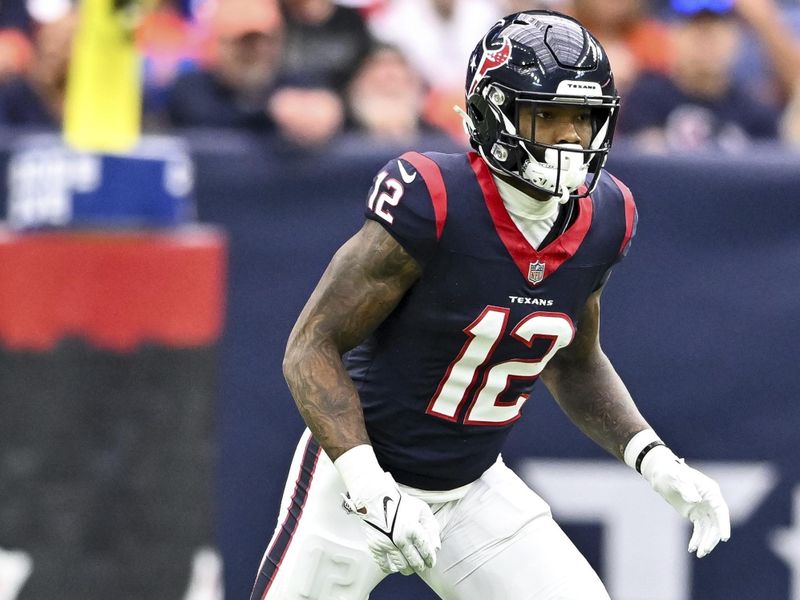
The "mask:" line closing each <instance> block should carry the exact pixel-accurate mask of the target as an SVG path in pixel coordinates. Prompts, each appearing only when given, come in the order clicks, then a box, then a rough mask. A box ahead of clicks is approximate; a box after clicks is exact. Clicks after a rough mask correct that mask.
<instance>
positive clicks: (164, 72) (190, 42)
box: [136, 0, 204, 127]
mask: <svg viewBox="0 0 800 600" xmlns="http://www.w3.org/2000/svg"><path fill="white" fill-rule="evenodd" d="M203 42H204V40H203V36H202V33H201V30H200V29H199V28H198V27H196V26H195V25H194V23H192V21H191V20H190V19H189V18H188V15H186V14H184V12H183V11H182V7H181V2H180V0H160V1H159V2H157V4H156V6H155V8H154V9H153V10H151V11H148V12H147V13H146V14H145V15H144V17H143V18H142V22H141V23H140V24H139V26H138V27H137V30H136V46H137V48H138V49H139V51H140V52H141V54H142V64H143V77H142V84H143V101H144V107H143V109H144V116H145V126H146V127H147V126H151V127H153V126H158V125H160V124H162V123H163V122H164V121H166V114H165V113H166V104H167V92H168V90H169V88H170V86H171V85H172V82H173V81H174V80H175V79H176V78H177V77H178V75H180V74H181V73H185V72H188V71H194V70H197V69H198V68H199V66H200V64H201V60H202V52H203Z"/></svg>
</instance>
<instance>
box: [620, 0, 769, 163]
mask: <svg viewBox="0 0 800 600" xmlns="http://www.w3.org/2000/svg"><path fill="white" fill-rule="evenodd" d="M767 1H770V2H771V0H736V4H735V5H733V6H730V7H727V8H725V7H722V8H720V6H721V5H720V4H719V3H709V4H704V3H703V2H701V1H700V0H696V1H694V0H693V1H692V2H685V1H683V0H673V7H675V8H676V9H678V8H680V9H681V10H684V11H685V12H683V13H682V14H680V16H678V18H677V20H676V21H675V23H674V30H673V34H674V38H673V42H674V44H673V53H672V54H673V56H672V58H673V64H672V70H671V73H670V74H669V75H664V74H658V73H645V74H643V75H642V76H640V77H639V78H638V79H637V81H636V82H635V83H634V84H633V86H632V88H631V89H630V91H629V93H628V96H627V101H626V103H625V104H624V105H623V107H622V110H621V113H620V123H619V127H618V129H617V131H618V132H619V133H620V135H628V136H631V137H632V138H633V139H634V140H635V142H636V143H637V145H638V146H639V147H640V148H642V149H646V150H652V151H665V150H670V149H680V150H686V149H698V148H717V149H722V150H726V151H737V150H740V149H744V148H745V147H748V146H747V144H748V141H749V140H751V139H761V140H769V139H775V138H776V136H777V121H778V114H779V113H778V111H776V110H775V107H774V106H770V105H767V104H764V103H763V102H760V101H759V100H758V99H756V98H754V97H753V96H752V95H750V94H748V91H747V90H746V89H745V88H744V87H743V86H740V85H736V84H735V80H734V77H733V65H734V61H735V60H736V56H737V49H738V45H739V42H740V36H741V30H740V27H739V22H738V20H737V12H736V11H737V9H736V6H738V5H739V3H740V2H742V3H743V5H744V4H748V3H750V2H761V3H763V2H767ZM689 4H691V6H690V5H689ZM711 7H716V10H715V9H712V8H711Z"/></svg>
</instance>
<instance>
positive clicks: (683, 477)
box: [641, 446, 731, 558]
mask: <svg viewBox="0 0 800 600" xmlns="http://www.w3.org/2000/svg"><path fill="white" fill-rule="evenodd" d="M641 470H642V475H643V476H644V478H645V479H646V480H647V481H648V482H649V483H650V485H651V486H652V487H653V489H654V490H655V491H656V492H658V493H659V494H661V496H662V497H663V498H664V499H665V500H666V501H667V502H669V503H670V504H671V505H672V506H673V507H674V508H675V510H677V511H678V513H680V514H681V515H682V516H684V517H686V518H688V519H689V520H690V521H691V522H692V523H693V524H694V531H693V532H692V537H691V539H690V540H689V552H696V553H697V558H702V557H704V556H706V555H707V554H708V553H709V552H711V551H712V550H713V549H714V548H715V547H716V546H717V544H718V543H719V542H720V541H722V542H727V541H728V539H729V538H730V536H731V520H730V513H729V511H728V505H727V503H726V502H725V499H724V498H723V497H722V492H721V491H720V489H719V485H717V482H716V481H714V480H713V479H711V478H710V477H707V476H706V475H704V474H703V473H701V472H700V471H698V470H696V469H693V468H691V467H690V466H689V465H687V464H686V463H685V462H684V461H683V459H682V458H678V457H677V456H675V454H674V453H673V452H672V451H671V450H670V449H669V448H667V447H666V446H658V447H656V448H653V449H652V450H650V451H649V452H648V453H647V455H646V456H645V457H644V459H643V460H642V465H641Z"/></svg>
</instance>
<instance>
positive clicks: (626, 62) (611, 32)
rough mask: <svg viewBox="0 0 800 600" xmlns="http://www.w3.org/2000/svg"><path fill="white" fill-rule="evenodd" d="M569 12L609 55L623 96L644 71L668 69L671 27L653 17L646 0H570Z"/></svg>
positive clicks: (615, 80) (664, 70) (665, 70)
mask: <svg viewBox="0 0 800 600" xmlns="http://www.w3.org/2000/svg"><path fill="white" fill-rule="evenodd" d="M571 3H572V7H571V8H569V7H567V8H566V9H567V12H568V13H569V14H571V15H572V16H574V17H575V18H576V19H578V20H579V21H580V22H581V23H583V24H584V25H585V26H586V28H587V29H589V31H591V32H592V33H593V34H594V35H595V36H597V39H598V40H600V43H601V44H603V47H604V48H605V50H606V52H607V53H608V57H609V60H610V61H611V65H612V66H613V67H614V82H615V83H616V86H617V90H618V91H619V92H620V93H621V94H623V96H624V94H625V92H626V91H627V90H628V88H629V87H630V85H631V83H632V82H633V81H634V79H635V78H636V77H637V75H638V74H639V73H640V72H641V71H655V72H657V73H666V72H667V70H668V69H669V66H670V65H669V59H670V50H669V48H670V36H669V31H668V28H667V27H666V26H665V25H664V24H663V23H661V22H660V21H658V20H657V19H655V18H653V17H652V16H651V15H650V5H649V2H647V0H614V1H613V2H608V1H607V0H571Z"/></svg>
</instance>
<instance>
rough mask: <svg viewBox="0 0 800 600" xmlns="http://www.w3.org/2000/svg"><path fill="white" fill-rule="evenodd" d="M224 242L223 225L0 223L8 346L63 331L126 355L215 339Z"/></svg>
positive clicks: (2, 328)
mask: <svg viewBox="0 0 800 600" xmlns="http://www.w3.org/2000/svg"><path fill="white" fill-rule="evenodd" d="M226 248H227V246H226V240H225V236H224V234H223V233H222V232H221V231H220V230H219V229H217V228H214V227H207V226H187V227H184V228H179V229H171V230H169V231H165V232H105V231H103V232H41V233H22V234H18V233H13V232H10V231H7V230H2V229H0V343H2V344H3V345H4V346H6V347H7V348H13V349H32V350H45V349H48V348H51V347H52V346H53V345H54V344H56V343H58V341H59V340H61V339H63V338H65V337H79V338H83V339H86V340H88V341H89V342H90V343H91V344H92V345H94V346H97V347H98V348H105V349H109V350H116V351H128V350H132V349H134V348H135V347H136V346H138V345H139V344H142V343H155V344H159V345H164V346H171V347H195V346H204V345H209V344H212V343H213V342H214V341H215V340H216V339H217V338H218V337H219V334H220V332H221V330H222V323H223V316H224V295H225V291H224V290H225V267H226V261H227V256H226V255H227V250H226Z"/></svg>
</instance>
